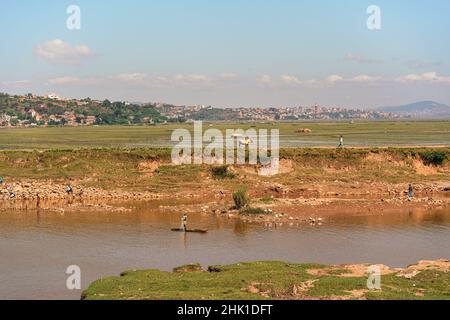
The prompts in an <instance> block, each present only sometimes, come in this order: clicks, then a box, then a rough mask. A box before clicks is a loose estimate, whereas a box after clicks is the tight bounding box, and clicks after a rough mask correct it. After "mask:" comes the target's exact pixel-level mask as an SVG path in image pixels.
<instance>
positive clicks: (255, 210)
mask: <svg viewBox="0 0 450 320" xmlns="http://www.w3.org/2000/svg"><path fill="white" fill-rule="evenodd" d="M239 213H240V214H242V215H248V216H251V215H266V214H270V212H269V211H267V210H265V209H262V208H253V207H247V208H244V209H242V210H241V211H240V212H239Z"/></svg>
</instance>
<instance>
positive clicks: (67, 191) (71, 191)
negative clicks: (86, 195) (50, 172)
mask: <svg viewBox="0 0 450 320" xmlns="http://www.w3.org/2000/svg"><path fill="white" fill-rule="evenodd" d="M66 193H67V194H68V195H70V194H73V188H72V186H71V185H70V184H69V185H68V186H67V188H66Z"/></svg>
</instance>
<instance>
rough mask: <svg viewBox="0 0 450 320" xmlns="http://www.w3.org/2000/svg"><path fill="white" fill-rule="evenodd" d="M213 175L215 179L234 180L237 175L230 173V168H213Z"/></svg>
mask: <svg viewBox="0 0 450 320" xmlns="http://www.w3.org/2000/svg"><path fill="white" fill-rule="evenodd" d="M211 173H212V175H213V177H215V178H219V179H233V178H234V177H235V176H236V175H235V174H234V173H233V172H229V171H228V166H219V167H212V168H211Z"/></svg>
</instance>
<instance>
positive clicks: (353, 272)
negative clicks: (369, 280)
mask: <svg viewBox="0 0 450 320" xmlns="http://www.w3.org/2000/svg"><path fill="white" fill-rule="evenodd" d="M373 266H375V267H378V268H379V270H380V271H381V274H382V275H387V274H391V273H394V272H395V270H392V269H390V268H389V267H387V266H385V265H383V264H377V265H371V264H347V265H336V266H330V267H328V268H322V269H309V270H307V273H308V274H310V275H314V276H326V275H333V276H336V277H340V278H357V277H364V276H366V275H367V272H368V270H369V267H373ZM337 271H339V272H340V273H336V272H337Z"/></svg>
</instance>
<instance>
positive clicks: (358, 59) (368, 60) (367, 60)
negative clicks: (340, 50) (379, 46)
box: [344, 53, 383, 64]
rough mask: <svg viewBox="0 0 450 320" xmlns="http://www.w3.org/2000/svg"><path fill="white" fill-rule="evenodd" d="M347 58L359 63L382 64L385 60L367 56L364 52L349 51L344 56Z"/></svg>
mask: <svg viewBox="0 0 450 320" xmlns="http://www.w3.org/2000/svg"><path fill="white" fill-rule="evenodd" d="M344 59H345V60H348V61H353V62H356V63H359V64H381V63H383V61H381V60H376V59H371V58H367V57H366V56H364V55H362V54H354V53H347V54H346V55H345V57H344Z"/></svg>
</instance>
